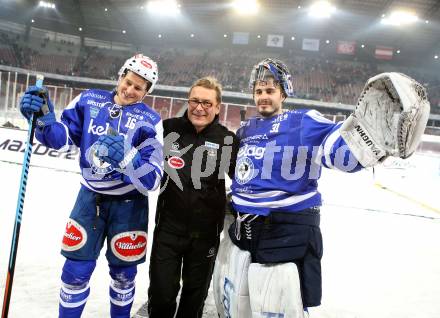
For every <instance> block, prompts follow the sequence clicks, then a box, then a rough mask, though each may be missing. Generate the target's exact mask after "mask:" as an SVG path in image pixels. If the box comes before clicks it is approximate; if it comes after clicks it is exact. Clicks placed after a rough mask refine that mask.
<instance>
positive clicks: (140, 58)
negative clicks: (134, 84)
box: [118, 54, 159, 94]
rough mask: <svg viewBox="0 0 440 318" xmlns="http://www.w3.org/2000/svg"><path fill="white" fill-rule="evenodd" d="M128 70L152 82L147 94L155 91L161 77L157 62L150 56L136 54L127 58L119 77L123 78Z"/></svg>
mask: <svg viewBox="0 0 440 318" xmlns="http://www.w3.org/2000/svg"><path fill="white" fill-rule="evenodd" d="M127 71H132V72H133V73H136V74H137V75H139V76H140V77H142V78H144V79H145V80H147V81H148V82H150V84H151V85H150V87H149V88H148V91H147V94H149V93H151V92H152V91H153V89H154V86H156V83H157V80H158V78H159V77H158V69H157V64H156V62H154V61H153V60H152V59H150V58H149V57H148V56H145V55H143V54H136V55H135V56H133V57H130V58H129V59H128V60H126V61H125V63H124V65H122V67H121V69H120V70H119V72H118V75H119V79H121V76H123V75H124V74H126V72H127Z"/></svg>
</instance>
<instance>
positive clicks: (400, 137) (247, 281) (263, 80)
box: [213, 59, 429, 318]
mask: <svg viewBox="0 0 440 318" xmlns="http://www.w3.org/2000/svg"><path fill="white" fill-rule="evenodd" d="M250 87H251V90H252V93H253V98H254V101H255V104H256V107H257V111H258V113H259V115H260V116H258V117H256V118H251V119H249V120H247V121H244V122H243V123H242V126H241V128H240V129H239V130H238V131H237V137H238V138H239V139H240V149H239V152H238V156H237V164H236V172H235V178H234V180H233V182H232V187H231V190H232V207H233V210H235V212H236V218H235V221H234V222H233V223H232V224H231V226H230V227H229V231H228V233H226V234H225V238H224V239H223V240H222V242H221V244H220V249H219V252H218V256H217V261H216V265H215V270H214V278H213V283H214V298H215V302H216V306H217V310H218V313H219V315H220V317H232V318H236V317H240V318H247V317H300V318H303V317H305V316H306V315H307V310H306V308H307V307H312V306H318V305H320V303H321V257H322V254H323V244H322V237H321V231H320V227H319V224H320V206H321V203H322V200H321V194H320V193H319V191H318V189H317V186H318V179H319V177H320V174H321V167H322V166H324V167H326V168H333V169H339V170H342V171H345V172H356V171H359V170H360V169H362V168H363V167H370V166H374V165H375V164H377V163H379V162H381V161H382V160H384V159H385V158H386V157H387V156H389V155H394V156H399V157H402V158H406V157H408V156H409V155H411V154H412V153H413V152H414V150H415V148H416V146H417V144H418V142H419V140H420V136H421V134H422V133H423V130H424V128H425V126H426V122H427V118H428V114H429V103H428V102H427V99H426V95H425V93H424V89H423V87H421V86H420V84H418V83H417V82H415V81H414V80H412V79H410V78H408V77H406V76H405V75H403V74H398V73H384V74H380V75H378V76H376V77H374V78H372V79H370V80H369V81H368V82H367V85H366V87H365V89H364V92H363V94H362V95H361V98H360V99H359V103H358V106H357V108H356V110H355V111H354V113H353V114H352V115H351V116H350V117H348V119H347V120H346V121H345V122H341V123H333V122H332V121H330V120H328V119H326V118H325V117H323V116H322V115H321V114H320V113H318V112H317V111H315V110H306V109H295V110H290V111H285V112H283V110H282V103H283V101H284V100H285V99H286V98H287V97H288V96H292V95H293V87H292V78H291V75H290V72H289V70H288V69H287V67H286V66H285V65H284V63H282V62H281V61H279V60H276V59H265V60H263V61H261V62H260V63H258V64H257V65H256V66H255V67H254V68H253V71H252V74H251V78H250ZM399 117H400V119H399ZM402 131H404V132H403V133H402ZM228 234H229V235H228Z"/></svg>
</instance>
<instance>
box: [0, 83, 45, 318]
mask: <svg viewBox="0 0 440 318" xmlns="http://www.w3.org/2000/svg"><path fill="white" fill-rule="evenodd" d="M43 79H44V77H43V75H37V82H36V84H35V85H36V86H37V87H42V86H43ZM43 107H47V105H43ZM37 117H38V116H36V115H35V114H34V115H33V116H31V118H30V119H29V122H30V123H31V125H30V126H29V129H28V138H27V142H26V151H25V153H24V159H23V166H22V169H21V178H20V188H19V192H18V200H17V209H16V212H15V222H14V231H13V234H12V241H11V250H10V254H9V265H8V274H7V276H6V284H5V294H4V297H3V308H2V317H1V318H7V317H8V312H9V303H10V301H11V291H12V282H13V280H14V271H15V260H16V258H17V248H18V238H19V237H20V227H21V219H22V214H23V205H24V197H25V195H26V185H27V180H28V174H29V163H30V161H31V155H32V142H33V140H34V131H35V125H36V120H37Z"/></svg>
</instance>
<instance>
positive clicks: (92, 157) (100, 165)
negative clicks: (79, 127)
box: [86, 142, 115, 175]
mask: <svg viewBox="0 0 440 318" xmlns="http://www.w3.org/2000/svg"><path fill="white" fill-rule="evenodd" d="M98 151H100V152H102V151H104V150H103V149H98V143H97V142H95V143H94V144H93V145H92V146H91V147H90V148H89V149H87V151H86V158H87V161H88V162H89V164H90V168H92V172H93V173H95V174H100V175H106V174H107V173H110V172H112V171H113V170H114V169H115V168H114V167H113V166H112V165H111V164H109V163H108V162H105V161H103V160H101V159H100V158H99V157H98V155H97V154H98Z"/></svg>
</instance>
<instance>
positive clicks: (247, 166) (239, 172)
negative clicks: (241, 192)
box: [235, 157, 255, 184]
mask: <svg viewBox="0 0 440 318" xmlns="http://www.w3.org/2000/svg"><path fill="white" fill-rule="evenodd" d="M254 174H255V169H254V163H253V162H252V160H251V159H249V158H248V157H243V158H240V159H239V160H238V161H237V165H236V168H235V181H237V183H238V184H245V183H247V182H249V181H250V180H252V179H253V178H254Z"/></svg>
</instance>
